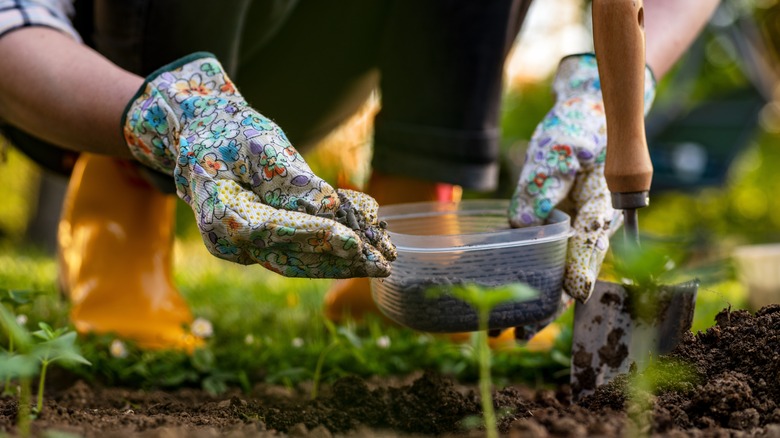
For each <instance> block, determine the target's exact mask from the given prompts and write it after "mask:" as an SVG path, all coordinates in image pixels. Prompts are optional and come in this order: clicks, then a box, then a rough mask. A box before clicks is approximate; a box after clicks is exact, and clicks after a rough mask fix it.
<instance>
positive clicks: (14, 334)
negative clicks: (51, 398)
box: [0, 306, 90, 436]
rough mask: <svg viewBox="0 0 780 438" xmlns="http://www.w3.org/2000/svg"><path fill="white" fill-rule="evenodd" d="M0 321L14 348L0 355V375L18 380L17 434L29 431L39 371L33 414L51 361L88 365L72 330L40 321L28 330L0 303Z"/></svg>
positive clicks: (39, 407)
mask: <svg viewBox="0 0 780 438" xmlns="http://www.w3.org/2000/svg"><path fill="white" fill-rule="evenodd" d="M0 323H1V324H2V326H3V329H4V330H5V333H6V334H7V336H8V338H9V343H11V342H13V344H14V345H15V346H16V348H15V349H14V350H13V351H9V352H4V353H2V354H0V376H2V377H3V378H6V379H11V378H17V379H19V403H18V406H19V407H18V411H17V427H18V429H19V434H20V435H21V436H29V434H30V418H31V412H30V396H31V393H32V389H31V387H32V379H33V377H35V375H36V374H38V373H39V372H40V377H39V382H38V396H37V403H36V408H35V413H36V414H39V413H40V412H41V411H42V409H43V393H44V387H45V380H46V370H47V369H48V366H49V365H50V364H52V363H54V362H72V363H82V364H86V365H90V363H89V362H88V361H87V360H86V359H84V357H82V356H81V355H80V354H79V352H78V349H77V347H76V333H75V332H72V331H70V330H68V329H66V328H61V329H56V330H55V329H52V328H51V327H50V326H49V325H48V324H45V323H40V324H39V327H40V330H38V331H36V332H34V333H32V334H31V333H30V332H29V331H28V330H27V329H25V328H24V327H22V326H21V325H19V324H18V322H17V320H16V316H15V315H14V313H13V312H11V311H9V310H8V309H6V307H5V306H0Z"/></svg>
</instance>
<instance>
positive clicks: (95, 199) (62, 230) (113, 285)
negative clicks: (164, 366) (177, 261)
mask: <svg viewBox="0 0 780 438" xmlns="http://www.w3.org/2000/svg"><path fill="white" fill-rule="evenodd" d="M175 202H176V199H175V198H174V197H173V196H170V195H164V194H162V193H160V192H158V191H157V190H156V189H154V188H153V187H152V186H151V185H149V183H147V182H146V181H145V180H143V179H142V178H141V177H140V176H139V175H138V174H137V170H136V169H135V168H134V167H133V166H132V165H131V164H130V163H129V162H127V161H123V160H118V159H114V158H108V157H103V156H98V155H91V154H82V155H81V157H80V158H79V160H78V162H77V164H76V166H75V168H74V170H73V174H72V176H71V179H70V183H69V185H68V191H67V195H66V198H65V204H64V206H63V211H62V217H61V219H60V225H59V231H58V244H59V251H58V256H59V257H58V263H59V266H58V268H59V277H60V286H61V288H62V290H63V292H65V294H66V295H67V296H68V297H70V300H71V310H70V317H71V320H72V321H73V324H74V325H75V327H76V330H77V331H78V332H80V333H88V332H94V333H115V334H116V335H118V336H120V337H122V338H126V339H130V340H133V341H135V342H137V343H138V345H139V346H141V347H142V348H153V349H157V348H175V349H185V350H188V351H191V350H192V349H193V348H194V347H195V346H196V345H198V344H199V342H200V340H199V339H197V338H195V337H194V336H192V335H191V334H190V333H189V332H188V330H187V329H186V327H189V325H190V323H191V322H192V314H191V313H190V310H189V307H188V306H187V303H186V302H185V301H184V299H183V298H182V297H181V295H180V294H179V292H178V290H177V289H176V287H175V286H174V284H173V281H172V279H171V265H172V249H173V218H174V215H175V206H176V204H175Z"/></svg>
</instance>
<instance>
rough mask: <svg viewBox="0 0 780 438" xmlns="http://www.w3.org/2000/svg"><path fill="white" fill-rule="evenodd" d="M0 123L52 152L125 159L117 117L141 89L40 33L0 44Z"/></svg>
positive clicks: (12, 36) (50, 33)
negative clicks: (46, 144)
mask: <svg viewBox="0 0 780 438" xmlns="http://www.w3.org/2000/svg"><path fill="white" fill-rule="evenodd" d="M0 59H2V60H3V62H0V118H2V119H3V120H6V121H7V122H9V123H11V124H12V125H15V126H17V127H19V128H21V129H23V130H25V131H28V132H30V133H32V134H34V135H36V136H38V137H40V138H42V139H44V140H47V141H49V142H51V143H53V144H56V145H58V146H61V147H64V148H67V149H72V150H76V151H86V152H95V153H100V154H106V155H113V156H118V157H124V158H129V157H130V152H129V151H128V149H127V146H126V145H125V142H124V140H123V139H122V135H121V131H120V129H119V124H120V119H121V117H122V112H123V111H124V108H125V106H126V105H127V103H128V101H129V100H130V98H131V97H132V96H133V94H134V93H135V92H136V91H137V90H138V88H139V87H140V86H141V84H142V83H143V79H142V78H141V77H139V76H136V75H134V74H131V73H129V72H127V71H125V70H122V69H120V68H119V67H117V66H116V65H114V64H113V63H111V62H110V61H108V60H107V59H105V58H104V57H103V56H101V55H99V54H98V53H97V52H95V51H93V50H92V49H90V48H88V47H86V46H84V45H82V44H79V43H77V42H75V41H74V40H72V39H71V38H70V37H68V36H67V35H65V34H63V33H61V32H59V31H56V30H52V29H47V28H44V27H30V28H24V29H19V30H15V31H13V32H10V33H8V34H7V35H5V36H3V37H2V38H0Z"/></svg>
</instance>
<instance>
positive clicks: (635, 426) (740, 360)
mask: <svg viewBox="0 0 780 438" xmlns="http://www.w3.org/2000/svg"><path fill="white" fill-rule="evenodd" d="M662 359H663V360H660V361H659V366H657V367H654V368H653V370H654V371H653V374H652V375H651V372H650V371H647V372H645V373H642V374H639V373H636V372H632V373H630V375H624V376H620V377H619V378H618V379H616V380H614V381H613V382H612V383H610V384H609V385H606V386H603V387H601V388H599V389H598V390H597V391H596V393H595V394H594V395H593V396H590V397H587V398H585V399H583V400H582V401H581V402H580V403H578V404H574V403H572V401H571V391H570V389H569V388H568V387H566V386H562V387H557V388H554V389H529V388H525V387H516V386H513V387H507V388H504V389H500V390H497V391H496V392H495V393H494V401H495V404H496V406H497V407H498V408H499V410H500V411H502V412H505V414H504V415H503V416H502V418H501V420H500V429H501V431H502V433H503V434H504V435H505V436H510V437H526V436H528V437H590V436H602V437H617V436H637V435H643V436H664V437H666V436H670V437H688V436H689V437H743V436H744V437H755V436H766V437H780V305H773V306H769V307H765V308H763V309H762V310H760V311H758V312H756V313H755V314H750V313H749V312H746V311H733V312H732V311H730V310H729V309H727V310H724V311H722V312H721V313H720V314H719V315H718V317H717V322H716V325H714V326H713V327H712V328H710V329H708V330H707V331H706V332H704V333H698V334H696V335H693V334H689V335H687V336H686V337H685V338H684V339H683V340H682V342H681V344H680V345H679V346H678V348H676V349H675V350H674V351H673V352H672V353H671V354H669V355H668V356H665V357H664V358H662ZM678 363H683V364H687V365H686V366H685V368H683V369H684V370H687V371H686V372H685V373H681V372H679V370H680V368H679V366H678V365H676V364H678ZM675 370H676V371H675ZM642 376H644V377H646V378H647V379H645V381H651V382H653V383H654V385H656V386H657V388H658V391H657V392H656V395H650V394H649V393H645V392H642V391H641V390H639V389H638V388H639V387H638V386H637V385H632V384H630V383H629V382H631V381H632V378H636V377H642ZM648 379H649V380H648ZM55 383H56V382H52V389H51V390H50V394H49V395H48V400H47V402H46V407H45V410H44V412H43V413H42V415H41V416H40V417H39V418H38V419H37V420H35V422H34V424H33V428H34V431H35V433H36V434H37V435H39V436H40V435H42V434H43V432H42V431H44V430H58V431H65V432H70V433H73V434H76V435H81V436H86V437H97V436H100V437H111V436H122V437H128V436H137V437H171V438H177V437H214V436H228V437H270V436H293V437H303V436H312V437H331V436H360V437H364V436H380V437H383V436H384V437H413V436H414V437H416V436H451V437H462V436H482V435H483V432H482V431H480V430H478V429H471V430H467V429H464V427H463V426H464V419H465V418H467V417H469V416H475V415H479V414H480V405H479V397H478V395H477V394H478V393H477V389H476V387H475V386H473V385H461V384H458V383H457V382H453V381H452V380H450V379H449V378H447V377H444V376H439V375H435V374H427V373H426V374H421V375H416V376H410V377H409V378H408V379H407V380H401V381H390V380H385V381H383V380H370V381H366V380H361V379H359V378H355V377H353V378H345V379H342V380H339V381H337V382H335V383H334V384H333V385H332V386H331V387H329V388H325V389H324V391H323V392H322V396H321V397H319V398H318V399H316V400H313V401H312V400H308V398H307V394H308V390H307V388H296V389H294V390H293V389H288V388H283V387H275V386H266V385H260V386H257V387H256V388H255V389H254V390H253V391H252V392H251V393H249V394H246V393H239V392H234V393H228V394H225V395H222V396H211V395H208V394H206V393H203V392H201V391H196V390H191V389H181V390H178V391H175V392H155V391H139V390H128V389H121V388H102V387H99V386H94V385H93V386H91V385H88V384H86V383H84V382H81V381H77V382H75V383H73V384H71V385H67V386H66V387H64V388H62V389H57V388H54V386H56V385H55ZM642 406H645V407H647V409H642ZM15 412H16V401H15V400H14V399H11V398H5V399H1V400H0V432H3V431H6V432H11V433H13V431H14V428H13V427H14V426H13V424H14V416H15Z"/></svg>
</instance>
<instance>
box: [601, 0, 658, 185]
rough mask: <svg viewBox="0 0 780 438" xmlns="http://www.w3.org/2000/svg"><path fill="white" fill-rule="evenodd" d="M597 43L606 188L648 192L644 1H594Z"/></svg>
mask: <svg viewBox="0 0 780 438" xmlns="http://www.w3.org/2000/svg"><path fill="white" fill-rule="evenodd" d="M593 43H594V48H595V51H596V59H597V61H598V66H599V77H600V79H601V91H602V95H603V98H604V111H605V113H606V117H607V157H606V163H605V167H604V175H605V177H606V179H607V186H608V187H609V190H610V192H612V193H633V192H647V191H649V190H650V184H651V182H652V179H653V164H652V163H651V161H650V153H649V152H648V150H647V138H646V136H645V117H644V92H645V31H644V7H643V2H642V0H593Z"/></svg>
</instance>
